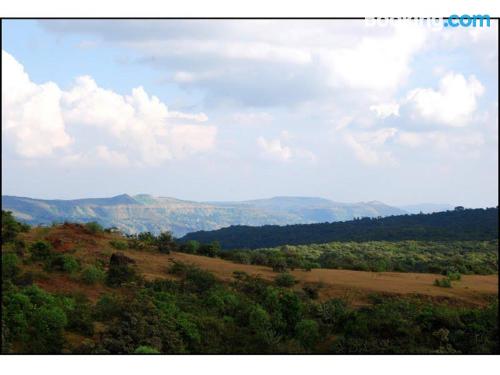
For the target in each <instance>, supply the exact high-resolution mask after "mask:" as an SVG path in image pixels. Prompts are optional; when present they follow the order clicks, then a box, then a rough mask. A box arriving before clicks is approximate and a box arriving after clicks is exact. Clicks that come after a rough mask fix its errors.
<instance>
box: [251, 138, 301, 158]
mask: <svg viewBox="0 0 500 375" xmlns="http://www.w3.org/2000/svg"><path fill="white" fill-rule="evenodd" d="M257 144H258V145H259V147H260V148H261V150H262V151H263V153H264V155H265V156H269V157H271V158H273V159H278V160H282V161H287V160H290V158H291V157H292V150H291V149H290V147H287V146H285V145H282V144H281V140H280V139H270V140H267V139H265V138H264V137H259V138H258V139H257Z"/></svg>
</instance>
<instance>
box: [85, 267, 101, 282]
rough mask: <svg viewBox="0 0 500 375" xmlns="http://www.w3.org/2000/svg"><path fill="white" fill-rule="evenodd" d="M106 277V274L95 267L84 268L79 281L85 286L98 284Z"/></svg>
mask: <svg viewBox="0 0 500 375" xmlns="http://www.w3.org/2000/svg"><path fill="white" fill-rule="evenodd" d="M105 277H106V273H105V272H104V270H103V269H102V268H99V267H96V266H88V267H86V268H85V269H84V270H83V272H82V275H81V279H82V281H83V282H84V283H85V284H96V283H100V282H102V281H103V280H104V278H105Z"/></svg>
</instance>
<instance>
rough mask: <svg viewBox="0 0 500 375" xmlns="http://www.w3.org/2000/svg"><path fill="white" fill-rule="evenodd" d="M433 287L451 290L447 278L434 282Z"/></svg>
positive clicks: (449, 281)
mask: <svg viewBox="0 0 500 375" xmlns="http://www.w3.org/2000/svg"><path fill="white" fill-rule="evenodd" d="M434 285H435V286H439V287H441V288H451V280H450V278H448V277H443V278H442V279H441V280H439V279H436V280H434Z"/></svg>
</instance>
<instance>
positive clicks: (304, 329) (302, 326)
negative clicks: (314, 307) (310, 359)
mask: <svg viewBox="0 0 500 375" xmlns="http://www.w3.org/2000/svg"><path fill="white" fill-rule="evenodd" d="M295 331H296V335H297V339H298V340H299V341H300V343H301V344H302V345H303V346H304V347H305V348H310V349H313V348H314V345H315V344H316V343H317V342H318V339H319V325H318V323H317V322H316V321H315V320H312V319H304V320H301V321H300V322H299V323H297V325H296V326H295Z"/></svg>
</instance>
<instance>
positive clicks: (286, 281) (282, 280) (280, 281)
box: [274, 273, 297, 288]
mask: <svg viewBox="0 0 500 375" xmlns="http://www.w3.org/2000/svg"><path fill="white" fill-rule="evenodd" d="M296 282H297V280H295V277H293V275H291V274H289V273H282V274H280V275H278V276H276V277H275V278H274V283H275V284H276V285H277V286H280V287H283V288H289V287H291V286H294V285H295V283H296Z"/></svg>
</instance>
